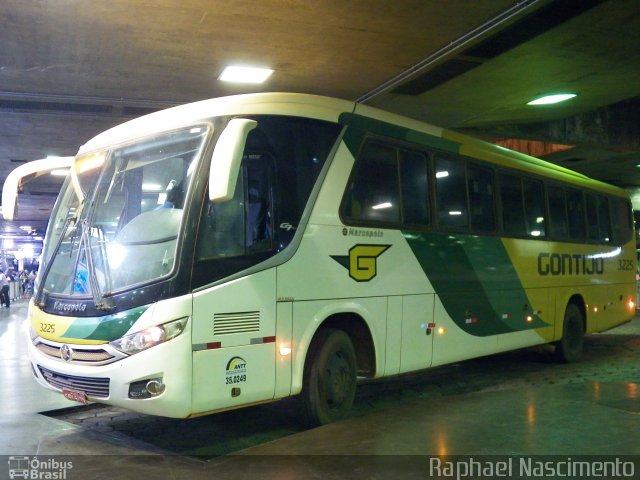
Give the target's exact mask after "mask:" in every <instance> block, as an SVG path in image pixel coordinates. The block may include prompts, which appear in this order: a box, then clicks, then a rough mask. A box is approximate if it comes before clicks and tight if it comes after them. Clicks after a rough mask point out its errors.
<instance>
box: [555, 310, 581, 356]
mask: <svg viewBox="0 0 640 480" xmlns="http://www.w3.org/2000/svg"><path fill="white" fill-rule="evenodd" d="M555 346H556V350H555V356H556V359H557V360H558V361H560V362H563V363H570V362H575V361H576V360H578V359H579V358H580V356H581V355H582V349H583V347H584V319H583V318H582V312H581V311H580V309H579V308H578V306H577V305H576V304H574V303H570V304H569V305H567V310H566V311H565V313H564V322H563V325H562V338H561V339H560V340H559V341H558V342H556V344H555Z"/></svg>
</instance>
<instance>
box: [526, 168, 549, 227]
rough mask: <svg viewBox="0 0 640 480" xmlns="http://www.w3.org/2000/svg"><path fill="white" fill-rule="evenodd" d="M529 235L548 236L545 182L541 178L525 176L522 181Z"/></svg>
mask: <svg viewBox="0 0 640 480" xmlns="http://www.w3.org/2000/svg"><path fill="white" fill-rule="evenodd" d="M522 185H523V187H524V188H523V192H524V211H525V221H526V224H527V235H529V236H532V237H546V236H547V231H546V228H545V223H546V222H545V208H544V184H543V183H542V182H541V181H540V180H533V179H530V178H525V179H523V181H522Z"/></svg>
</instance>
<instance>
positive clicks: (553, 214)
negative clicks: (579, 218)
mask: <svg viewBox="0 0 640 480" xmlns="http://www.w3.org/2000/svg"><path fill="white" fill-rule="evenodd" d="M547 198H548V199H549V228H550V230H551V236H552V237H554V238H557V239H567V238H568V236H569V223H568V222H567V203H566V199H565V195H564V189H562V188H560V187H553V186H551V187H548V189H547Z"/></svg>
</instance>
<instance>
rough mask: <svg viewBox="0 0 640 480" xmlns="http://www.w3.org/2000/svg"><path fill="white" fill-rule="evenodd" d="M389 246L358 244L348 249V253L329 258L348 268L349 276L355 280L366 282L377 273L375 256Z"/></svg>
mask: <svg viewBox="0 0 640 480" xmlns="http://www.w3.org/2000/svg"><path fill="white" fill-rule="evenodd" d="M390 246H391V245H367V244H358V245H354V246H353V247H351V248H350V249H349V255H331V258H333V259H334V260H335V261H336V262H338V263H339V264H340V265H342V266H343V267H345V268H346V269H347V270H349V276H350V277H351V278H353V279H354V280H355V281H356V282H368V281H369V280H371V279H372V278H373V277H375V276H376V274H377V273H378V266H377V262H376V260H377V258H378V257H379V256H380V255H382V254H383V253H384V252H385V251H386V250H387V249H388V248H389V247H390Z"/></svg>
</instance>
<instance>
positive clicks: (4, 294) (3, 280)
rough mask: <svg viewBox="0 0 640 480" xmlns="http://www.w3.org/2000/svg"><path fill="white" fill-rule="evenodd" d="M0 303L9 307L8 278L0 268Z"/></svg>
mask: <svg viewBox="0 0 640 480" xmlns="http://www.w3.org/2000/svg"><path fill="white" fill-rule="evenodd" d="M0 286H1V287H2V288H0V303H3V304H4V305H5V306H6V307H7V308H9V305H10V301H9V278H8V277H7V276H6V275H5V274H4V270H2V269H0Z"/></svg>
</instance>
